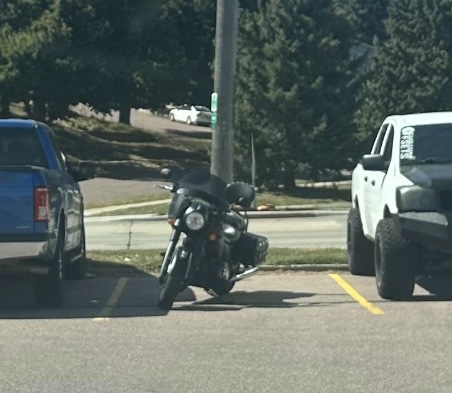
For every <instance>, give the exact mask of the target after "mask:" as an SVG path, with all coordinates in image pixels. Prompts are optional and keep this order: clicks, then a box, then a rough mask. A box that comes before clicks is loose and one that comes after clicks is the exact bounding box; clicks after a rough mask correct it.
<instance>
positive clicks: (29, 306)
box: [0, 273, 196, 320]
mask: <svg viewBox="0 0 452 393" xmlns="http://www.w3.org/2000/svg"><path fill="white" fill-rule="evenodd" d="M159 292H160V285H159V283H158V279H157V277H155V276H153V275H150V274H146V273H142V274H139V275H135V276H129V277H124V276H121V275H120V274H119V275H117V276H115V275H113V276H106V275H102V276H101V275H98V276H96V275H92V276H91V277H90V278H86V279H84V280H80V281H65V300H64V305H63V306H62V307H61V308H43V307H38V306H36V305H35V299H34V291H33V285H32V280H31V278H27V277H23V276H8V275H0V320H1V319H71V318H90V319H105V318H130V317H150V316H162V315H165V314H167V313H166V312H163V311H161V310H160V309H159V308H158V307H157V303H158V299H159ZM195 300H196V297H195V294H194V292H193V291H192V290H191V289H190V288H189V289H187V290H185V291H183V292H181V293H180V294H179V296H178V298H177V301H188V302H189V301H195Z"/></svg>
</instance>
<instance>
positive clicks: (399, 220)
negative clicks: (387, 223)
mask: <svg viewBox="0 0 452 393" xmlns="http://www.w3.org/2000/svg"><path fill="white" fill-rule="evenodd" d="M394 219H395V222H396V225H397V226H398V228H399V230H400V232H401V233H402V235H404V236H406V237H408V238H409V239H412V240H414V241H415V242H417V243H420V244H422V245H424V246H427V247H433V248H435V249H438V250H439V251H443V252H452V213H437V212H419V213H418V212H407V213H399V214H398V215H396V216H395V217H394Z"/></svg>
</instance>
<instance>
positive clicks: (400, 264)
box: [375, 218, 417, 300]
mask: <svg viewBox="0 0 452 393" xmlns="http://www.w3.org/2000/svg"><path fill="white" fill-rule="evenodd" d="M416 262H417V261H416V251H415V248H414V245H413V244H411V243H410V242H409V241H408V240H407V239H406V238H404V237H403V236H402V235H401V234H400V233H399V232H398V231H397V229H396V227H395V225H394V221H393V220H392V219H391V218H385V219H383V220H381V221H380V222H379V223H378V226H377V233H376V236H375V276H376V281H377V290H378V294H379V295H380V296H381V297H382V298H383V299H390V300H407V299H409V298H411V296H412V295H413V290H414V283H415V275H416Z"/></svg>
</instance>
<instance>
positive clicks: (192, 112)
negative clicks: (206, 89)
mask: <svg viewBox="0 0 452 393" xmlns="http://www.w3.org/2000/svg"><path fill="white" fill-rule="evenodd" d="M211 115H212V113H211V112H210V109H209V108H207V107H205V106H202V105H181V106H178V107H177V108H174V109H171V111H170V113H169V119H170V120H171V121H180V122H183V123H187V124H197V125H206V126H208V125H210V121H211Z"/></svg>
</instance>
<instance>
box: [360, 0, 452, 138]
mask: <svg viewBox="0 0 452 393" xmlns="http://www.w3.org/2000/svg"><path fill="white" fill-rule="evenodd" d="M451 26H452V0H391V3H390V7H389V19H388V22H387V34H388V40H387V41H386V42H383V43H382V44H381V45H380V46H379V47H378V50H377V53H376V56H375V66H374V71H373V73H372V75H371V77H370V79H369V80H368V82H367V83H366V86H365V90H364V94H363V99H364V100H363V104H362V107H361V109H360V110H359V111H358V113H357V123H358V125H359V128H360V137H361V139H362V140H363V143H365V144H366V146H369V143H370V140H371V139H372V138H373V136H374V135H375V132H376V131H377V129H378V127H379V125H380V123H381V122H382V121H383V119H384V118H385V117H386V116H388V115H391V114H406V113H412V112H428V111H440V110H450V109H452V79H451V75H452V64H451V61H450V57H451V55H452V28H451Z"/></svg>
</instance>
